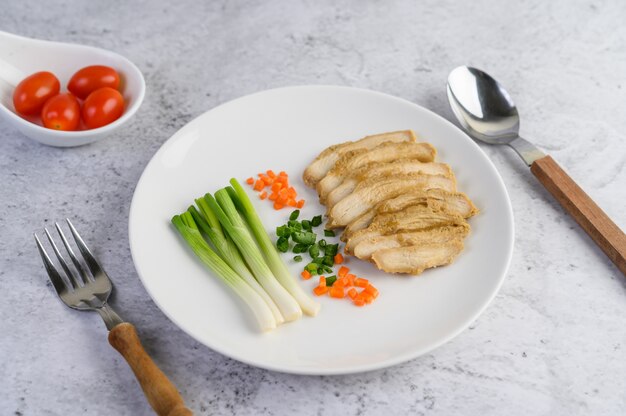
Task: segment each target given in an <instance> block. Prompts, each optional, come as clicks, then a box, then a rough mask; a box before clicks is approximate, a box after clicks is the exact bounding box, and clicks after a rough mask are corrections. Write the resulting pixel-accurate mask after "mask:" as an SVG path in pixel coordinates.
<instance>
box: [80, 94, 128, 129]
mask: <svg viewBox="0 0 626 416" xmlns="http://www.w3.org/2000/svg"><path fill="white" fill-rule="evenodd" d="M123 113H124V97H122V94H120V92H119V91H118V90H114V89H113V88H109V87H104V88H99V89H97V90H95V91H94V92H92V93H91V94H89V96H88V97H87V99H86V100H85V102H84V103H83V112H82V114H83V121H84V122H85V125H86V126H87V127H88V128H90V129H95V128H98V127H102V126H105V125H107V124H109V123H112V122H114V121H115V120H117V119H118V118H120V116H121V115H122V114H123Z"/></svg>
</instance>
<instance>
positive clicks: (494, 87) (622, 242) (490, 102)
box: [447, 66, 626, 275]
mask: <svg viewBox="0 0 626 416" xmlns="http://www.w3.org/2000/svg"><path fill="white" fill-rule="evenodd" d="M447 90H448V100H449V102H450V107H452V112H453V113H454V115H455V116H456V118H457V120H458V121H459V123H460V124H461V126H463V128H464V129H465V130H466V131H467V132H468V133H469V135H470V136H472V137H473V138H474V139H477V140H480V141H482V142H485V143H489V144H506V145H509V146H510V147H512V148H513V149H514V150H515V151H516V152H517V153H518V154H519V155H520V156H521V157H522V159H524V162H526V164H527V165H528V166H530V171H531V172H532V173H533V174H534V175H535V176H536V177H537V179H539V182H541V184H542V185H543V186H544V187H545V188H546V189H547V190H548V192H550V193H551V194H552V196H554V198H555V199H556V200H557V201H558V202H559V203H560V204H561V206H562V207H563V208H564V209H565V210H566V211H567V212H568V213H569V214H570V215H571V216H572V217H573V218H574V220H576V222H578V224H579V225H580V226H581V228H582V229H583V230H585V232H586V233H587V234H589V236H590V237H591V238H592V239H593V240H594V241H595V243H596V244H597V245H598V246H599V247H600V248H601V249H602V250H603V251H604V253H605V254H606V255H607V256H608V257H609V259H611V261H612V262H613V263H615V265H616V266H617V268H618V269H619V270H620V271H621V272H622V273H623V274H625V275H626V235H625V234H624V232H623V231H622V230H621V229H620V228H619V227H618V226H617V225H616V224H615V223H614V222H613V221H611V219H610V218H609V217H608V215H606V213H605V212H604V211H602V209H601V208H600V207H599V206H598V205H597V204H596V203H595V202H594V201H593V200H592V199H591V198H590V197H589V195H587V194H586V193H585V191H583V190H582V188H581V187H580V186H578V184H576V182H574V180H573V179H572V178H570V177H569V175H568V174H567V173H566V172H565V171H564V170H563V169H562V168H561V167H560V166H559V165H558V164H557V163H556V162H555V161H554V159H552V158H551V157H550V156H549V155H545V154H544V153H543V152H542V151H541V150H539V149H538V148H537V147H535V146H534V145H533V144H532V143H530V142H529V141H527V140H525V139H523V138H521V137H520V135H519V127H520V117H519V113H518V111H517V107H516V106H515V103H514V102H513V100H512V99H511V96H510V95H509V94H508V92H507V91H506V90H505V89H504V88H503V87H502V86H501V85H500V84H499V83H498V82H497V81H496V80H495V79H493V78H492V77H491V76H489V74H487V73H485V72H483V71H481V70H479V69H476V68H471V67H467V66H460V67H458V68H455V69H454V70H453V71H452V72H451V73H450V75H449V76H448V88H447Z"/></svg>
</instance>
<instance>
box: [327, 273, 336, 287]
mask: <svg viewBox="0 0 626 416" xmlns="http://www.w3.org/2000/svg"><path fill="white" fill-rule="evenodd" d="M336 280H337V276H335V275H333V276H328V277H327V278H326V286H327V287H331V286H332V285H333V284H334V283H335V281H336Z"/></svg>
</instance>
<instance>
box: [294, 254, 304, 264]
mask: <svg viewBox="0 0 626 416" xmlns="http://www.w3.org/2000/svg"><path fill="white" fill-rule="evenodd" d="M293 261H295V262H298V263H300V262H301V261H302V256H293Z"/></svg>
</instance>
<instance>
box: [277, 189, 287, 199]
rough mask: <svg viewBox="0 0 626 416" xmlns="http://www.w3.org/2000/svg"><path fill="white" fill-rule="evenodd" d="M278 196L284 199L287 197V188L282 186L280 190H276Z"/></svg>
mask: <svg viewBox="0 0 626 416" xmlns="http://www.w3.org/2000/svg"><path fill="white" fill-rule="evenodd" d="M278 196H279V197H281V198H285V199H286V198H287V197H289V190H288V189H287V188H282V189H281V190H280V191H278Z"/></svg>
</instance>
